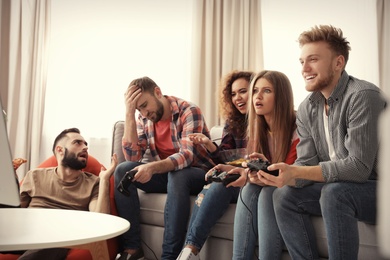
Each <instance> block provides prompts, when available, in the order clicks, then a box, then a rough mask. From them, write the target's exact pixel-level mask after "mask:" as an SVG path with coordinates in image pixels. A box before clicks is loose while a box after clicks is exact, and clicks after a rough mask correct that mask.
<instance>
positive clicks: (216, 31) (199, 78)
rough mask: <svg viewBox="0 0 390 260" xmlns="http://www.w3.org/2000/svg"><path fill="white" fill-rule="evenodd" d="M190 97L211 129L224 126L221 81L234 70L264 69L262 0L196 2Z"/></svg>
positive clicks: (197, 0) (207, 0)
mask: <svg viewBox="0 0 390 260" xmlns="http://www.w3.org/2000/svg"><path fill="white" fill-rule="evenodd" d="M193 3H194V5H193V12H194V18H193V19H194V20H193V39H194V40H193V47H192V49H193V52H192V59H191V62H192V64H191V75H192V76H191V79H192V80H191V98H192V100H193V101H194V102H195V103H196V104H198V105H199V106H200V108H201V109H202V112H203V114H204V116H205V119H206V122H207V125H208V126H209V127H211V126H213V125H217V124H221V123H223V122H220V120H219V115H218V101H217V100H218V95H219V93H217V90H218V82H219V80H220V78H221V77H222V76H223V75H225V74H226V73H228V72H229V71H231V70H233V69H238V70H252V71H260V70H262V69H263V53H262V49H263V47H262V37H261V35H262V33H261V31H262V30H261V10H260V0H245V1H235V0H194V1H193Z"/></svg>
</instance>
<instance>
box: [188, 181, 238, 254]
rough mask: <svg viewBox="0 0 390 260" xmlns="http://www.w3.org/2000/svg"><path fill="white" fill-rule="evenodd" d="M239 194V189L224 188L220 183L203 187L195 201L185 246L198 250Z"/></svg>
mask: <svg viewBox="0 0 390 260" xmlns="http://www.w3.org/2000/svg"><path fill="white" fill-rule="evenodd" d="M239 192H240V188H239V187H229V188H226V187H225V186H224V185H223V184H222V183H216V182H215V183H212V184H210V185H207V186H205V188H204V189H203V190H202V192H201V193H199V194H198V197H197V199H196V201H195V205H194V207H193V210H192V215H191V220H190V224H189V226H188V232H187V239H186V242H185V244H186V245H193V246H195V247H196V248H198V250H200V249H201V248H202V246H203V244H204V243H205V242H206V239H207V237H208V235H209V234H210V231H211V228H212V227H213V226H214V225H215V223H217V221H218V219H219V218H220V217H222V215H223V214H224V213H225V212H226V210H227V208H228V207H229V204H230V203H236V202H237V197H238V194H239ZM206 194H207V195H206Z"/></svg>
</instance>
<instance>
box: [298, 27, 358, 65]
mask: <svg viewBox="0 0 390 260" xmlns="http://www.w3.org/2000/svg"><path fill="white" fill-rule="evenodd" d="M320 41H323V42H326V43H327V44H328V45H329V47H330V49H331V50H332V51H333V52H334V53H335V54H336V55H342V56H344V60H345V64H347V62H348V58H349V51H350V50H351V47H350V46H349V42H348V41H347V40H346V38H345V37H343V32H342V30H341V29H338V28H335V27H333V26H332V25H318V26H314V27H312V28H311V30H309V31H304V32H303V33H301V34H300V35H299V38H298V42H299V46H300V47H302V46H303V45H305V44H306V43H312V42H320Z"/></svg>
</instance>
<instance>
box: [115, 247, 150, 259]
mask: <svg viewBox="0 0 390 260" xmlns="http://www.w3.org/2000/svg"><path fill="white" fill-rule="evenodd" d="M143 259H144V251H143V250H142V248H140V249H138V250H137V251H136V252H135V253H134V254H132V255H131V254H129V253H127V252H122V253H121V254H120V256H119V257H117V258H116V260H143Z"/></svg>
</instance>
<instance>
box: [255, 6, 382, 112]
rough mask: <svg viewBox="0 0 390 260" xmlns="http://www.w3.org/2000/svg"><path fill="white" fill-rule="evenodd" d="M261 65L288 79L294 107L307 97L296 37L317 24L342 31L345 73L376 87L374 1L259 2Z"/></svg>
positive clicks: (377, 76)
mask: <svg viewBox="0 0 390 260" xmlns="http://www.w3.org/2000/svg"><path fill="white" fill-rule="evenodd" d="M261 8H262V19H263V33H264V37H263V41H264V45H263V46H264V66H265V69H272V70H280V71H281V72H284V73H285V74H286V75H287V76H288V77H289V79H290V81H291V84H292V86H293V90H294V100H295V107H296V108H298V105H299V104H300V103H301V102H302V100H303V99H304V98H305V97H306V96H307V94H308V92H306V90H305V86H304V82H303V79H302V77H301V72H300V69H301V65H300V63H299V55H300V48H299V45H298V42H297V40H298V36H299V34H300V33H301V32H303V31H306V30H309V29H310V28H311V27H312V26H314V25H318V24H331V25H333V26H335V27H339V28H341V29H342V30H343V33H344V36H345V37H346V38H347V40H348V41H349V42H350V44H351V52H350V58H349V61H348V64H347V67H346V71H347V72H348V74H350V75H352V76H354V77H357V78H361V79H364V80H367V81H371V82H373V83H374V84H376V85H378V82H379V74H378V71H379V70H378V49H377V45H378V44H377V39H378V37H377V30H376V29H374V28H376V27H377V26H376V16H375V13H376V10H375V8H376V1H375V0H343V1H340V0H328V1H322V0H312V1H308V0H294V1H287V0H262V5H261Z"/></svg>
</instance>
